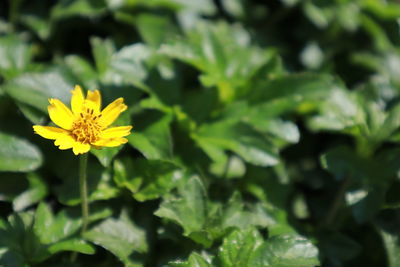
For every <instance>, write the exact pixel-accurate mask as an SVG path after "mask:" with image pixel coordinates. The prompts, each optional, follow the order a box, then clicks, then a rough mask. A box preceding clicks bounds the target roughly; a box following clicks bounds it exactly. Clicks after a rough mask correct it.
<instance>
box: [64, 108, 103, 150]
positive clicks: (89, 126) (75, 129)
mask: <svg viewBox="0 0 400 267" xmlns="http://www.w3.org/2000/svg"><path fill="white" fill-rule="evenodd" d="M100 117H101V114H100V115H94V114H93V109H89V108H86V109H84V110H83V111H82V112H81V113H80V114H79V118H78V119H76V120H75V121H74V123H73V125H72V131H71V133H72V136H73V137H74V138H75V140H76V141H78V142H80V143H83V144H91V143H94V142H96V141H97V140H98V139H99V136H100V132H101V127H100V124H99V123H98V119H99V118H100Z"/></svg>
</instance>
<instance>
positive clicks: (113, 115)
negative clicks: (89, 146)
mask: <svg viewBox="0 0 400 267" xmlns="http://www.w3.org/2000/svg"><path fill="white" fill-rule="evenodd" d="M126 109H127V106H126V105H125V104H124V99H123V98H122V97H120V98H118V99H116V100H115V101H114V102H112V103H111V104H109V105H108V106H107V107H106V108H105V109H103V111H102V112H101V116H102V117H101V118H100V120H99V122H100V123H101V124H102V125H103V127H107V126H109V125H110V124H112V123H113V122H114V121H115V120H116V119H117V118H118V116H119V114H121V112H123V111H125V110H126Z"/></svg>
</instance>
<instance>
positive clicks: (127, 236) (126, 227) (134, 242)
mask: <svg viewBox="0 0 400 267" xmlns="http://www.w3.org/2000/svg"><path fill="white" fill-rule="evenodd" d="M84 237H85V238H86V239H87V240H89V241H91V242H93V243H94V244H96V245H99V246H101V247H103V248H105V249H106V250H108V251H110V252H111V253H113V254H114V255H115V256H116V257H118V259H119V260H121V261H122V262H123V263H124V265H125V266H134V264H135V259H134V253H135V252H139V253H145V252H146V251H147V249H148V248H147V243H146V236H145V233H144V231H143V230H142V229H141V228H139V227H138V226H136V225H135V224H134V223H133V222H132V221H131V219H130V218H129V216H128V215H127V213H126V212H122V213H121V215H120V217H119V218H118V219H115V218H109V219H106V220H104V221H103V222H101V223H100V224H99V225H97V226H96V227H94V228H92V229H91V230H90V231H88V232H86V233H85V234H84Z"/></svg>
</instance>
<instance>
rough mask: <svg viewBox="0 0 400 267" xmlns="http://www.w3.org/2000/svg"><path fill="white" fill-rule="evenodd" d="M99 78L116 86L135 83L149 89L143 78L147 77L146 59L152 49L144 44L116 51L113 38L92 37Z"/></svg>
mask: <svg viewBox="0 0 400 267" xmlns="http://www.w3.org/2000/svg"><path fill="white" fill-rule="evenodd" d="M91 44H92V49H93V54H94V58H95V63H96V68H97V72H98V75H99V80H100V81H101V82H102V83H104V84H112V85H114V86H121V85H135V86H137V87H139V88H142V89H145V90H147V87H146V86H145V85H144V84H143V80H144V79H145V78H146V77H147V70H146V68H145V65H144V63H145V61H146V60H147V59H148V57H149V56H150V50H149V48H148V47H147V46H145V45H144V44H140V43H138V44H133V45H129V46H124V47H122V49H120V50H119V51H115V48H114V44H113V42H112V41H111V40H109V39H106V40H101V39H99V38H92V39H91Z"/></svg>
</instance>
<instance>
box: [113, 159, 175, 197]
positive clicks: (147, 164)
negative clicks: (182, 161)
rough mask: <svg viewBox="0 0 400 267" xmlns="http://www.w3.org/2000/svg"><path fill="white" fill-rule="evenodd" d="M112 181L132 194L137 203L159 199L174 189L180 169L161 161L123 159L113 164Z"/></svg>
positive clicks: (170, 163)
mask: <svg viewBox="0 0 400 267" xmlns="http://www.w3.org/2000/svg"><path fill="white" fill-rule="evenodd" d="M114 170H115V176H114V181H115V182H116V184H117V185H118V186H120V187H125V188H127V189H128V190H130V191H131V192H132V193H133V197H134V198H135V199H136V200H138V201H146V200H151V199H156V198H159V197H161V196H163V195H165V194H167V193H168V192H169V191H170V190H171V189H172V188H174V187H175V186H176V185H177V183H178V182H179V180H180V179H181V177H182V173H181V170H180V168H179V167H178V166H177V165H175V164H174V163H172V162H168V161H161V160H143V159H138V160H132V159H131V158H125V159H124V160H123V161H119V160H118V161H116V162H115V164H114Z"/></svg>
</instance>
